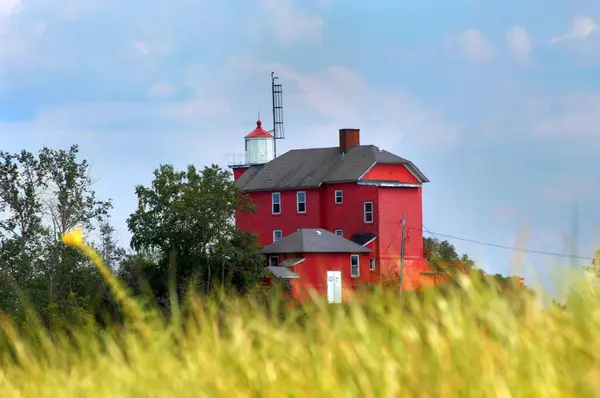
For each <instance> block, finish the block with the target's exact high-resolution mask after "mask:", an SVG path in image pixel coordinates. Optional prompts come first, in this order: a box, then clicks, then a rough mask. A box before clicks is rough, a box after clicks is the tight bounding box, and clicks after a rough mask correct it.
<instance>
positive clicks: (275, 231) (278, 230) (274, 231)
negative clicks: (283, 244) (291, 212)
mask: <svg viewBox="0 0 600 398" xmlns="http://www.w3.org/2000/svg"><path fill="white" fill-rule="evenodd" d="M277 232H279V235H281V237H280V238H279V239H277V240H275V235H277ZM281 239H283V232H281V230H280V229H274V230H273V243H275V242H278V241H280V240H281Z"/></svg>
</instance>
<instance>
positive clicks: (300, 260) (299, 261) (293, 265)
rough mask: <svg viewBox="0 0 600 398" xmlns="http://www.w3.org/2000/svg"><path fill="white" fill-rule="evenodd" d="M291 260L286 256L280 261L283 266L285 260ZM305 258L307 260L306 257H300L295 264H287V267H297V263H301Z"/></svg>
mask: <svg viewBox="0 0 600 398" xmlns="http://www.w3.org/2000/svg"><path fill="white" fill-rule="evenodd" d="M287 260H289V259H288V258H286V259H285V260H283V261H281V262H280V263H279V265H280V266H282V265H281V264H283V263H284V262H285V261H287ZM304 260H306V258H304V257H302V258H301V259H299V260H298V261H296V262H295V263H294V264H292V265H286V266H285V267H295V266H296V265H298V264H300V263H301V262H303V261H304Z"/></svg>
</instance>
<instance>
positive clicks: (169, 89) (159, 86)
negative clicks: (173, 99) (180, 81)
mask: <svg viewBox="0 0 600 398" xmlns="http://www.w3.org/2000/svg"><path fill="white" fill-rule="evenodd" d="M148 91H149V94H150V95H151V96H154V97H166V96H169V95H171V94H173V93H174V92H175V87H173V85H172V84H171V83H169V82H167V81H160V82H156V83H154V84H153V85H152V86H151V87H150V90H148Z"/></svg>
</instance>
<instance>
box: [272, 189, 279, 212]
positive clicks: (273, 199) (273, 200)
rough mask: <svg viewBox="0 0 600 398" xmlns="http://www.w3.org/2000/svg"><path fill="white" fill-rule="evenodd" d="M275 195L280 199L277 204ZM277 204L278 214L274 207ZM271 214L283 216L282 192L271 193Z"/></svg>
mask: <svg viewBox="0 0 600 398" xmlns="http://www.w3.org/2000/svg"><path fill="white" fill-rule="evenodd" d="M275 195H277V196H278V197H279V201H278V203H275ZM276 204H278V205H279V211H278V212H275V211H274V210H275V209H274V207H275V205H276ZM271 214H281V192H272V193H271Z"/></svg>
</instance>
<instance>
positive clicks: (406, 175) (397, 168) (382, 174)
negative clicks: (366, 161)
mask: <svg viewBox="0 0 600 398" xmlns="http://www.w3.org/2000/svg"><path fill="white" fill-rule="evenodd" d="M362 179H363V180H388V181H389V180H393V181H400V182H406V183H410V184H418V183H419V180H417V179H416V178H415V176H414V175H412V173H411V172H410V171H408V169H407V168H406V166H404V165H397V164H376V165H375V166H373V168H371V170H369V171H368V172H367V173H366V174H365V175H364V176H363V178H362Z"/></svg>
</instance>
